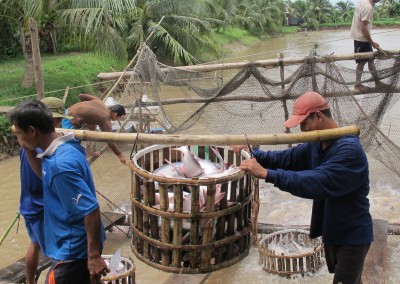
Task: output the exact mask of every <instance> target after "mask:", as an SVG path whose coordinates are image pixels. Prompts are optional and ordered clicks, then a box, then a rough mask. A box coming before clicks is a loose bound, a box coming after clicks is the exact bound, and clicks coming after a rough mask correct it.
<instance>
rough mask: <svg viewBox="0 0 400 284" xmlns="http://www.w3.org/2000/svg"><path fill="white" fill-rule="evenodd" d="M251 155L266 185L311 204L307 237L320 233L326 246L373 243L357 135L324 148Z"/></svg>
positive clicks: (365, 165)
mask: <svg viewBox="0 0 400 284" xmlns="http://www.w3.org/2000/svg"><path fill="white" fill-rule="evenodd" d="M253 154H254V157H255V158H256V159H257V161H258V162H259V163H260V164H261V165H262V166H263V167H264V168H267V169H268V174H267V178H266V181H267V182H270V183H273V184H274V185H275V186H276V187H278V188H279V189H281V190H283V191H287V192H290V193H291V194H293V195H295V196H298V197H303V198H308V199H313V200H314V203H313V210H312V216H311V226H310V235H311V237H317V236H321V235H322V238H323V241H324V243H325V244H328V245H359V244H360V245H361V244H368V243H371V242H372V241H373V230H372V218H371V214H370V213H369V207H370V205H369V200H368V198H367V196H368V193H369V172H368V161H367V157H366V155H365V152H364V149H363V148H362V146H361V143H360V140H359V138H358V137H357V136H350V135H349V136H344V137H342V138H340V139H337V140H335V141H333V142H332V144H331V145H329V147H327V148H326V149H325V150H322V149H321V143H320V142H312V143H304V144H300V145H298V146H296V147H293V148H290V149H288V150H283V151H268V152H264V151H261V150H256V151H254V152H253Z"/></svg>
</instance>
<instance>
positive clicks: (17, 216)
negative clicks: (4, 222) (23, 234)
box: [0, 212, 20, 245]
mask: <svg viewBox="0 0 400 284" xmlns="http://www.w3.org/2000/svg"><path fill="white" fill-rule="evenodd" d="M19 216H20V213H19V212H17V215H15V218H14V220H13V221H12V222H11V223H10V225H8V227H7V229H6V230H5V231H4V234H3V235H2V236H1V239H0V245H1V244H2V243H3V241H4V239H5V238H6V237H7V235H8V233H9V232H10V231H11V228H12V227H13V226H14V224H15V222H16V221H17V220H18V219H19Z"/></svg>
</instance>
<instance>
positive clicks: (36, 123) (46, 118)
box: [9, 100, 55, 150]
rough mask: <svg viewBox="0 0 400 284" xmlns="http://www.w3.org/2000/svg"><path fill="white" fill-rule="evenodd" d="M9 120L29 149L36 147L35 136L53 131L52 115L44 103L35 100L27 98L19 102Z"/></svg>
mask: <svg viewBox="0 0 400 284" xmlns="http://www.w3.org/2000/svg"><path fill="white" fill-rule="evenodd" d="M9 118H10V121H11V123H12V124H14V126H15V130H16V133H17V135H19V136H20V137H19V138H21V139H22V141H24V143H25V144H26V145H28V146H29V148H30V149H32V150H33V149H35V148H36V147H38V141H37V139H36V138H37V136H38V134H39V133H41V134H50V133H52V132H54V131H55V129H54V125H53V115H52V113H51V111H50V110H49V109H48V108H47V107H46V105H45V104H44V103H42V102H40V101H37V100H28V101H25V102H22V103H21V104H19V105H18V106H17V107H16V108H15V109H14V110H13V111H12V112H11V114H10V117H9Z"/></svg>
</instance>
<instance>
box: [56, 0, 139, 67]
mask: <svg viewBox="0 0 400 284" xmlns="http://www.w3.org/2000/svg"><path fill="white" fill-rule="evenodd" d="M134 9H135V3H134V2H133V1H132V0H68V6H66V8H65V9H63V10H61V11H60V25H62V26H63V28H64V30H65V32H66V33H67V35H68V36H69V37H71V38H72V39H73V40H74V42H75V43H76V44H78V45H80V47H81V48H83V49H86V50H94V51H96V52H99V53H101V54H105V55H107V54H108V55H110V56H114V57H116V58H117V59H119V60H126V58H127V50H126V42H125V40H126V39H125V37H124V35H126V29H127V28H128V25H127V20H126V19H127V15H129V13H130V12H131V11H133V10H134ZM124 33H125V34H124Z"/></svg>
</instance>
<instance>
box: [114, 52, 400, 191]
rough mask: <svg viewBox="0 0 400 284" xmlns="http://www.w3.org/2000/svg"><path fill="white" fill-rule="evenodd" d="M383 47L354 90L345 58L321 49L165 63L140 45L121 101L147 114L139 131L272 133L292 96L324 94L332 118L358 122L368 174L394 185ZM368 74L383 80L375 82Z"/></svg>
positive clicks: (395, 71)
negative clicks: (276, 56)
mask: <svg viewBox="0 0 400 284" xmlns="http://www.w3.org/2000/svg"><path fill="white" fill-rule="evenodd" d="M314 54H315V51H314ZM387 55H388V56H387V57H384V58H383V57H382V58H378V57H377V58H375V60H374V62H375V66H376V70H377V71H376V73H374V74H372V73H371V72H370V71H369V70H368V67H367V64H366V65H365V68H364V72H363V73H362V84H363V85H366V86H368V87H369V90H368V91H367V92H365V93H363V94H360V93H356V92H355V91H354V89H353V86H354V84H355V65H356V63H355V61H354V60H353V59H352V60H350V59H347V60H341V61H334V60H330V57H329V56H326V57H324V58H323V59H324V60H316V58H317V57H315V56H309V57H305V58H304V60H294V63H293V64H290V63H288V61H285V60H284V59H283V58H282V59H281V60H279V61H276V62H277V63H276V64H263V62H262V61H255V62H244V63H229V64H214V65H202V66H195V67H192V68H188V67H171V66H167V65H164V64H162V63H160V62H158V60H157V58H156V56H155V55H154V53H153V52H152V51H151V50H150V49H149V48H148V47H147V46H146V45H143V47H142V48H141V50H140V54H139V56H138V59H137V62H136V64H135V66H134V67H133V68H132V69H131V70H129V71H130V73H129V74H130V77H129V79H128V80H127V82H126V84H125V89H124V92H123V94H122V96H121V101H122V102H124V103H125V104H127V105H129V104H130V106H132V111H134V112H139V110H140V113H141V114H146V116H147V118H148V121H150V122H148V123H147V124H146V119H145V118H144V121H143V124H142V125H147V131H148V130H149V129H150V128H151V127H152V126H153V127H154V126H155V124H154V123H153V122H154V121H156V122H157V123H158V124H159V125H161V126H162V127H163V128H164V129H165V130H166V132H168V133H177V134H178V133H185V134H208V135H209V134H226V135H231V134H268V133H269V134H276V133H282V132H289V130H288V129H285V128H284V126H283V122H284V121H285V120H286V119H287V118H288V117H289V116H290V114H291V113H292V108H293V103H294V101H295V100H296V99H297V97H299V96H300V95H302V94H303V93H305V92H308V91H311V90H312V91H316V92H319V93H320V94H321V95H322V96H324V97H325V98H326V99H327V101H328V102H329V104H330V106H331V111H332V113H333V116H334V118H335V120H336V121H337V122H338V123H339V125H341V126H347V125H353V124H355V125H357V126H358V127H360V129H361V140H362V143H363V145H364V148H365V150H366V152H367V154H368V156H369V161H370V168H371V181H372V182H383V183H388V184H390V185H394V186H397V185H398V183H399V182H400V179H399V178H398V177H399V174H400V163H398V161H399V159H400V148H399V147H398V142H399V141H400V136H399V135H400V132H399V129H398V128H396V126H395V125H391V122H390V121H391V120H392V117H393V115H397V113H396V108H393V106H394V105H395V104H396V103H397V101H398V99H399V97H398V96H396V92H397V91H398V84H399V83H398V78H399V68H400V64H399V56H398V54H392V53H388V54H387ZM320 58H321V57H320ZM321 61H323V62H321ZM373 75H374V76H373ZM376 80H379V81H380V82H381V83H383V84H384V87H383V88H382V87H380V88H375V81H376ZM139 107H140V108H139ZM142 117H144V116H142ZM142 128H143V126H142ZM143 130H146V127H144V129H143ZM290 131H293V132H298V131H300V130H299V128H298V127H297V128H294V129H290ZM288 146H290V145H264V146H262V148H263V149H283V148H286V147H288Z"/></svg>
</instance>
